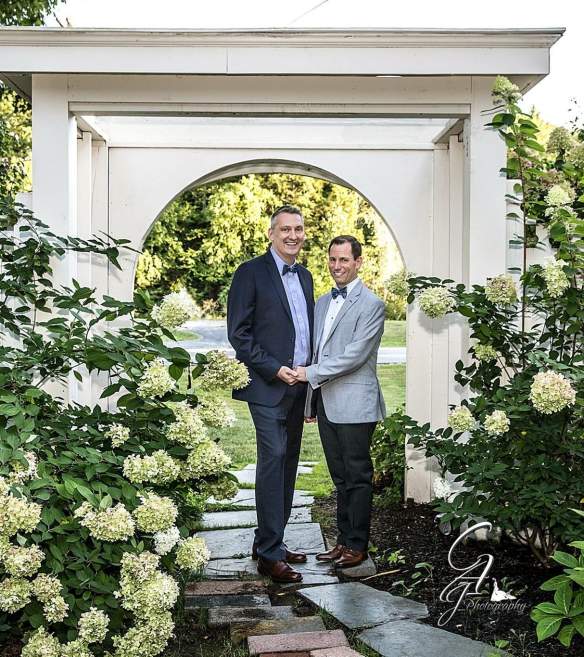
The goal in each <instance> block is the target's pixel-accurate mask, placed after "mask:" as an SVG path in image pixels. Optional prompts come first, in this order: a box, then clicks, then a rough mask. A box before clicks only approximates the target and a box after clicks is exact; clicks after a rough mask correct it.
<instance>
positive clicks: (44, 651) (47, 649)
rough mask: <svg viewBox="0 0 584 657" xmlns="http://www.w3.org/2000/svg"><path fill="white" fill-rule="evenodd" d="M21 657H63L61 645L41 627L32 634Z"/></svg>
mask: <svg viewBox="0 0 584 657" xmlns="http://www.w3.org/2000/svg"><path fill="white" fill-rule="evenodd" d="M21 657H61V644H60V643H59V640H58V639H57V638H56V637H55V636H54V635H52V634H50V633H49V632H47V631H46V630H45V628H44V627H39V628H38V629H37V630H35V631H34V632H33V633H32V634H31V636H30V638H29V640H28V641H27V643H26V645H25V646H24V648H23V649H22V653H21Z"/></svg>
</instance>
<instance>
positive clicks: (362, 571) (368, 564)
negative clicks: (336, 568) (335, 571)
mask: <svg viewBox="0 0 584 657" xmlns="http://www.w3.org/2000/svg"><path fill="white" fill-rule="evenodd" d="M340 572H341V573H342V574H343V577H348V578H350V579H361V578H362V577H372V576H373V575H375V574H376V573H377V568H376V567H375V563H374V561H373V559H372V558H371V557H367V559H365V561H363V563H360V564H359V565H358V566H353V567H352V568H343V569H342V570H341V571H340Z"/></svg>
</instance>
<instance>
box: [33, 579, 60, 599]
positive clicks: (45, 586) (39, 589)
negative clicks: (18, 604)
mask: <svg viewBox="0 0 584 657" xmlns="http://www.w3.org/2000/svg"><path fill="white" fill-rule="evenodd" d="M62 590H63V587H62V586H61V582H60V581H59V580H58V579H57V578H56V577H55V576H54V575H47V574H46V573H39V574H38V575H37V576H36V578H35V579H34V580H33V581H32V594H33V595H34V596H35V598H37V600H38V601H39V602H47V601H48V600H50V599H51V598H54V597H56V596H58V595H61V591H62Z"/></svg>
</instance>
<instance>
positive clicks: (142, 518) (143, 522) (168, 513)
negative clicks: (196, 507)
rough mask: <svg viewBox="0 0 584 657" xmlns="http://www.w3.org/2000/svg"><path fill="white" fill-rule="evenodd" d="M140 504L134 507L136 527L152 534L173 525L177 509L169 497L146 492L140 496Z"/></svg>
mask: <svg viewBox="0 0 584 657" xmlns="http://www.w3.org/2000/svg"><path fill="white" fill-rule="evenodd" d="M140 500H141V504H140V505H139V506H138V507H137V508H136V509H134V519H135V520H136V524H137V525H138V529H140V530H141V531H143V532H148V533H151V534H154V533H156V532H163V531H166V530H167V529H170V527H172V526H173V525H174V522H175V520H176V517H177V515H178V510H177V508H176V506H175V504H174V502H173V501H172V500H171V499H170V498H169V497H161V496H160V495H156V493H151V492H147V493H144V494H143V495H141V496H140Z"/></svg>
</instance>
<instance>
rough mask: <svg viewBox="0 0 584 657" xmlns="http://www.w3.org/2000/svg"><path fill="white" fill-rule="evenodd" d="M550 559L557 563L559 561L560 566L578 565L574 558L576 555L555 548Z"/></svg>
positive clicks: (573, 566)
mask: <svg viewBox="0 0 584 657" xmlns="http://www.w3.org/2000/svg"><path fill="white" fill-rule="evenodd" d="M552 559H553V560H554V561H557V562H558V563H561V564H562V566H567V567H568V568H576V566H577V565H578V559H576V557H574V556H572V555H571V554H568V553H567V552H562V551H560V550H556V551H555V552H554V553H553V554H552Z"/></svg>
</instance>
